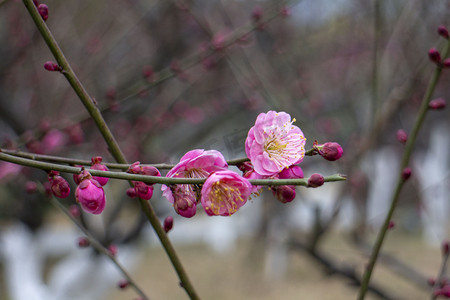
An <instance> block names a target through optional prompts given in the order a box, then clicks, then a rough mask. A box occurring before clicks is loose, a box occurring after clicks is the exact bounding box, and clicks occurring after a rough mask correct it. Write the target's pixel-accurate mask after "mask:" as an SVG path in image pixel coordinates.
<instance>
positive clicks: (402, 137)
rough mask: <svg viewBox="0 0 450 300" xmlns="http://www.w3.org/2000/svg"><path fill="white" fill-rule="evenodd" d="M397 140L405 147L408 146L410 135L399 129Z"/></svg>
mask: <svg viewBox="0 0 450 300" xmlns="http://www.w3.org/2000/svg"><path fill="white" fill-rule="evenodd" d="M397 140H398V141H399V142H400V143H402V144H403V145H404V144H406V141H407V140H408V134H407V133H406V131H404V130H403V129H399V130H398V131H397Z"/></svg>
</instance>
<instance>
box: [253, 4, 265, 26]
mask: <svg viewBox="0 0 450 300" xmlns="http://www.w3.org/2000/svg"><path fill="white" fill-rule="evenodd" d="M262 14H263V10H262V8H261V6H256V7H255V8H254V9H253V11H252V19H253V21H255V22H258V21H259V20H261V17H262Z"/></svg>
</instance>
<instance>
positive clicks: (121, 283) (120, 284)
mask: <svg viewBox="0 0 450 300" xmlns="http://www.w3.org/2000/svg"><path fill="white" fill-rule="evenodd" d="M129 284H130V282H129V281H128V280H126V279H122V280H119V282H118V283H117V286H118V287H119V288H120V289H124V288H126V287H127V286H128V285H129Z"/></svg>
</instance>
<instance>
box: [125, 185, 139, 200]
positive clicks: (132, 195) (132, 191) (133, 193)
mask: <svg viewBox="0 0 450 300" xmlns="http://www.w3.org/2000/svg"><path fill="white" fill-rule="evenodd" d="M127 196H128V197H130V198H136V197H137V194H136V190H135V189H134V187H132V188H128V189H127Z"/></svg>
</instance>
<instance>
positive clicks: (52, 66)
mask: <svg viewBox="0 0 450 300" xmlns="http://www.w3.org/2000/svg"><path fill="white" fill-rule="evenodd" d="M44 69H46V70H47V71H52V72H53V71H61V67H60V66H58V65H57V64H56V63H55V62H52V61H47V62H45V64H44Z"/></svg>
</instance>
